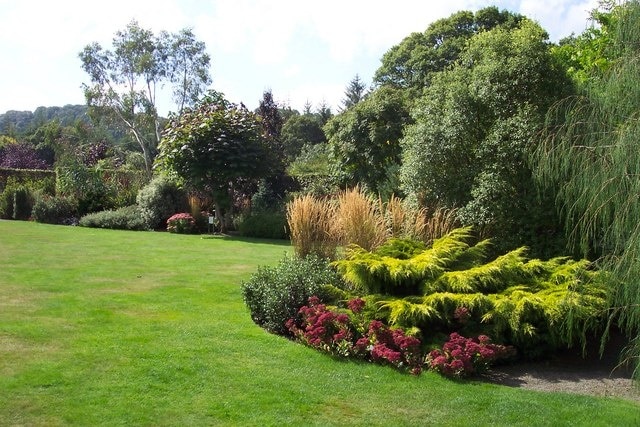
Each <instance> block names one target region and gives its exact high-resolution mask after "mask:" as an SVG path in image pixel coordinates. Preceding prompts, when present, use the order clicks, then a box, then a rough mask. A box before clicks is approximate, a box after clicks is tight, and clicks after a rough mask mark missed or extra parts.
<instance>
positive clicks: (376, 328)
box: [355, 320, 423, 375]
mask: <svg viewBox="0 0 640 427" xmlns="http://www.w3.org/2000/svg"><path fill="white" fill-rule="evenodd" d="M355 347H356V351H357V353H358V354H361V355H364V356H365V357H367V358H370V359H371V360H372V361H374V362H377V363H381V364H384V363H389V364H390V365H393V366H395V367H396V368H398V369H407V370H409V371H410V372H411V373H412V374H414V375H418V374H420V372H421V371H422V359H423V356H422V353H421V351H420V340H419V339H417V338H416V337H412V336H407V335H405V333H404V331H403V330H402V329H390V328H389V327H388V326H387V325H385V324H384V323H382V322H380V321H379V320H372V321H371V322H370V323H369V329H368V331H367V333H366V334H365V335H364V336H363V337H362V338H360V339H358V340H357V341H356V344H355Z"/></svg>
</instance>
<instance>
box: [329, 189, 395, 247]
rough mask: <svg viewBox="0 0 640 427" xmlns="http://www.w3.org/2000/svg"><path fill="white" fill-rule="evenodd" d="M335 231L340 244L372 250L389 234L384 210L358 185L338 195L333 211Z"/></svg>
mask: <svg viewBox="0 0 640 427" xmlns="http://www.w3.org/2000/svg"><path fill="white" fill-rule="evenodd" d="M334 226H335V234H336V235H337V236H339V237H338V240H339V241H340V243H341V244H343V245H350V244H356V245H358V246H360V247H361V248H364V249H366V250H373V249H375V248H377V247H378V246H380V245H382V244H383V243H384V242H385V241H386V240H387V238H388V232H387V227H386V224H385V218H384V213H383V212H382V211H381V208H380V204H379V202H378V200H376V199H375V198H374V197H373V196H370V195H367V194H366V193H365V192H364V191H363V190H362V189H361V188H360V187H359V186H356V187H355V188H353V189H351V190H345V191H343V192H342V193H341V194H340V195H339V196H338V204H337V206H336V211H335V221H334Z"/></svg>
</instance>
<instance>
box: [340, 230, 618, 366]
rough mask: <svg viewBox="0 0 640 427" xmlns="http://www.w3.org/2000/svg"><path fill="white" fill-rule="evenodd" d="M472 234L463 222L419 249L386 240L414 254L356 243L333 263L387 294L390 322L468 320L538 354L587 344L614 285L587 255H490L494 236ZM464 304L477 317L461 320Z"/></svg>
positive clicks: (371, 290) (437, 326)
mask: <svg viewBox="0 0 640 427" xmlns="http://www.w3.org/2000/svg"><path fill="white" fill-rule="evenodd" d="M472 241H473V238H472V234H471V229H469V228H459V229H455V230H453V231H451V232H450V233H449V234H447V235H446V236H444V237H442V238H440V239H437V240H435V241H434V242H433V245H432V246H431V247H428V248H426V249H424V250H422V251H420V252H418V253H415V252H416V251H415V248H416V247H415V246H411V245H409V244H407V243H406V242H404V246H402V245H401V243H402V241H392V242H390V243H389V244H390V245H391V246H393V245H395V246H397V247H404V248H408V249H407V251H408V252H409V256H398V255H396V256H395V257H392V256H389V255H381V254H380V253H379V252H384V253H386V254H392V253H393V251H392V250H390V249H389V248H388V247H387V246H383V247H381V249H380V250H379V251H374V252H369V251H366V250H364V249H362V248H360V247H357V246H351V247H350V248H349V249H348V251H347V252H346V257H345V259H342V260H338V261H335V262H334V265H335V266H336V268H337V269H338V272H340V273H341V274H342V275H343V277H344V278H345V280H347V281H348V282H350V283H351V284H352V285H354V287H355V288H356V289H359V290H360V291H361V292H362V293H363V294H382V295H381V296H378V297H377V298H376V299H377V300H378V306H379V307H380V311H379V314H380V315H381V316H384V317H385V318H386V320H387V321H388V322H389V323H390V324H392V325H398V326H403V327H417V328H420V329H421V330H422V331H423V333H428V332H429V331H432V332H433V331H442V332H444V331H446V330H451V329H456V328H457V329H460V328H463V327H467V328H470V329H475V330H474V331H473V332H475V333H487V334H490V335H491V336H492V337H494V338H496V339H499V340H504V341H507V342H510V343H512V344H515V345H517V346H518V347H519V348H520V349H521V350H523V351H525V352H529V353H530V355H535V354H537V353H540V352H543V351H545V350H547V349H549V348H557V347H559V346H572V345H575V344H578V343H580V344H582V345H583V346H584V344H585V342H586V339H587V336H588V335H589V334H590V333H593V332H595V331H598V329H599V328H600V327H601V326H603V319H604V318H605V315H606V311H607V307H608V304H607V303H608V298H609V291H608V287H607V286H606V285H605V283H604V280H603V279H602V277H601V274H600V273H599V272H597V271H595V270H593V269H592V268H591V265H590V263H589V262H588V261H586V260H581V261H574V260H571V259H569V258H553V259H550V260H548V261H542V260H538V259H533V260H528V259H527V258H526V257H525V252H526V250H525V248H519V249H516V250H514V251H511V252H509V253H507V254H505V255H502V256H500V257H497V258H496V259H494V260H491V261H489V262H486V261H485V260H484V253H485V249H486V247H487V245H488V244H489V243H488V242H487V241H482V242H480V243H477V244H475V245H471V244H470V242H472ZM412 248H413V249H412ZM412 251H413V253H412ZM401 255H402V254H401ZM404 255H406V254H404ZM460 308H464V309H465V310H466V313H468V315H469V316H470V318H472V319H474V320H473V321H471V322H470V323H469V324H466V325H465V324H463V323H464V322H462V320H461V319H458V318H456V315H455V313H456V310H458V309H460Z"/></svg>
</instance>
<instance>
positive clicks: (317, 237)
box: [287, 194, 337, 259]
mask: <svg viewBox="0 0 640 427" xmlns="http://www.w3.org/2000/svg"><path fill="white" fill-rule="evenodd" d="M333 206H334V205H333V203H331V202H329V201H323V200H321V199H318V198H316V197H314V196H312V195H310V194H307V195H304V196H299V197H296V198H295V199H293V200H292V201H291V202H289V203H288V204H287V222H288V224H289V230H290V232H291V243H292V244H293V247H294V250H295V252H296V255H298V256H299V257H305V256H307V255H310V254H316V255H318V256H320V257H323V258H329V259H333V258H334V257H335V253H336V246H337V242H336V240H335V238H334V235H333V233H332V221H333V216H334V207H333Z"/></svg>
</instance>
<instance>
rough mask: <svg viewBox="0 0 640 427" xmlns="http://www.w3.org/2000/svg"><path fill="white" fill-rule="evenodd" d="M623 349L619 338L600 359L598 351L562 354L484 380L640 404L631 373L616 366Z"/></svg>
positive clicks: (512, 367)
mask: <svg viewBox="0 0 640 427" xmlns="http://www.w3.org/2000/svg"><path fill="white" fill-rule="evenodd" d="M623 347H624V342H623V341H622V340H621V339H620V338H614V339H612V341H610V344H609V345H608V346H607V349H606V350H605V352H604V354H603V355H602V357H600V356H599V354H598V351H597V347H596V346H595V345H594V346H591V348H588V350H587V357H586V358H583V357H582V356H581V354H580V353H579V352H578V351H568V350H567V351H565V352H562V353H559V354H557V355H555V356H554V357H553V358H551V359H549V360H546V361H543V362H528V363H514V364H513V365H505V366H497V367H494V368H493V370H492V371H491V372H489V373H488V374H486V375H485V376H484V377H483V380H486V381H488V382H492V383H496V384H501V385H505V386H509V387H522V388H525V389H532V390H540V391H549V392H568V393H579V394H586V395H593V396H609V397H619V398H623V399H629V400H632V401H636V402H638V403H640V384H636V383H634V382H633V381H632V380H631V375H632V371H633V370H632V369H631V367H629V366H619V362H618V361H619V355H620V351H621V349H622V348H623Z"/></svg>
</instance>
